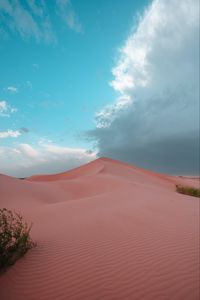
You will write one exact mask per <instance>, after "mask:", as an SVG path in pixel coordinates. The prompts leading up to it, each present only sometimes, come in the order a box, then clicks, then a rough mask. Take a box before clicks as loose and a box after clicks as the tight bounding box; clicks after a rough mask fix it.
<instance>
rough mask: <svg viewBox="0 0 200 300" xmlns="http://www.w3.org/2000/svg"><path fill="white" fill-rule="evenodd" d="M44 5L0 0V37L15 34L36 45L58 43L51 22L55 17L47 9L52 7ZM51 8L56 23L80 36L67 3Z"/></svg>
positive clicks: (59, 0)
mask: <svg viewBox="0 0 200 300" xmlns="http://www.w3.org/2000/svg"><path fill="white" fill-rule="evenodd" d="M47 2H48V1H44V0H42V1H36V0H26V1H23V0H1V1H0V25H1V28H0V34H1V36H9V35H10V33H17V34H19V35H20V36H21V37H22V38H23V39H30V38H34V39H35V40H36V41H37V42H46V43H57V37H56V33H55V29H56V28H55V26H54V22H52V21H53V19H54V17H52V16H51V10H50V8H49V6H50V5H51V4H49V3H48V4H47ZM53 4H54V6H53V10H55V11H57V14H58V16H59V21H62V22H64V23H65V24H66V25H67V26H68V27H69V28H70V29H72V30H74V31H75V32H82V25H81V23H80V21H79V19H78V17H77V14H76V13H75V11H74V8H73V6H72V3H71V1H70V0H57V1H54V3H53ZM58 23H59V22H57V24H58ZM35 66H36V64H35ZM35 69H37V67H36V68H35Z"/></svg>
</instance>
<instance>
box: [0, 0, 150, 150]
mask: <svg viewBox="0 0 200 300" xmlns="http://www.w3.org/2000/svg"><path fill="white" fill-rule="evenodd" d="M3 2H4V1H3ZM5 2H7V1H5ZM13 2H14V1H13ZM28 2H29V1H20V2H18V5H20V4H21V5H23V7H24V8H26V9H27V13H28V14H30V15H33V12H32V10H31V8H30V7H29V6H28V5H27V3H28ZM31 2H33V3H34V1H31ZM39 2H40V1H39ZM39 2H38V3H39ZM61 2H63V3H65V2H66V5H65V8H64V9H65V10H66V13H67V11H68V10H69V9H70V10H71V9H73V12H74V17H75V18H76V19H77V21H76V22H77V23H78V24H79V26H80V30H78V31H77V30H76V27H75V28H70V26H69V25H67V23H66V22H65V20H62V17H61V13H60V12H59V9H58V6H59V4H58V3H57V5H56V1H50V2H48V4H47V3H46V5H45V10H46V11H47V13H48V18H49V23H51V27H52V29H51V35H52V37H51V39H50V40H49V41H45V38H44V37H43V36H42V37H41V38H38V37H37V35H36V34H29V32H28V33H24V36H23V35H22V34H20V32H19V30H17V29H16V30H14V31H13V32H12V31H11V30H10V29H9V28H8V26H7V22H10V18H9V17H8V15H7V14H6V13H4V14H3V15H4V17H5V21H4V22H2V23H3V24H1V28H2V29H3V30H4V32H5V33H6V36H5V37H4V36H1V46H0V53H1V59H0V64H1V74H0V84H1V85H0V88H1V89H0V97H1V99H5V100H6V101H7V102H8V103H9V105H11V106H12V107H16V108H17V109H18V111H17V112H16V113H15V114H12V117H10V118H4V119H1V120H0V121H1V123H0V124H1V130H7V129H8V128H9V129H12V130H17V129H19V128H21V127H25V128H27V129H28V130H29V133H28V134H23V135H21V136H20V137H19V138H18V142H23V143H24V142H29V143H33V142H37V139H38V138H40V137H41V138H47V139H50V140H52V141H53V142H56V143H59V144H60V145H66V146H68V147H77V146H78V147H88V145H86V142H85V141H84V140H81V139H80V134H81V132H82V131H84V130H87V129H90V128H92V127H94V115H95V112H96V111H97V110H99V109H100V108H101V107H103V106H104V105H106V104H107V103H109V102H111V101H112V100H114V97H115V95H114V91H113V90H112V88H111V87H110V86H109V84H108V82H109V81H110V80H111V79H112V74H111V68H112V66H113V64H114V61H115V57H116V55H117V48H118V46H119V45H120V44H121V43H122V42H123V40H124V39H125V38H126V36H127V34H128V31H129V29H130V27H131V26H132V23H133V22H134V20H136V19H137V14H138V13H139V12H140V11H142V10H143V9H144V7H145V5H146V4H147V3H148V1H131V0H126V1H114V0H109V1H106V0H105V1H82V0H79V1H78V0H74V1H73V0H72V1H71V4H70V3H69V1H61ZM10 3H12V1H11V2H10ZM36 4H37V1H35V5H36ZM43 9H44V8H43ZM55 10H57V13H55ZM66 18H67V17H66ZM35 22H37V18H35ZM40 22H41V21H40V20H38V23H40ZM40 30H41V31H42V30H43V29H42V28H41V29H40ZM9 87H14V88H16V91H12V90H9ZM1 142H2V143H3V144H5V145H8V144H11V143H13V139H11V138H8V139H4V140H3V141H1Z"/></svg>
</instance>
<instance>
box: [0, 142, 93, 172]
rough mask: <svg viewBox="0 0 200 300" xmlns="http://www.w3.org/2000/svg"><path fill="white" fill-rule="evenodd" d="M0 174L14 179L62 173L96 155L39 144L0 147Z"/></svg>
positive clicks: (43, 143) (81, 150)
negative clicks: (14, 177)
mask: <svg viewBox="0 0 200 300" xmlns="http://www.w3.org/2000/svg"><path fill="white" fill-rule="evenodd" d="M0 153H1V155H0V173H3V174H7V175H10V176H16V177H26V176H30V175H33V174H45V173H57V172H64V171H66V170H69V169H71V168H74V167H77V166H79V165H81V164H85V163H87V162H89V161H91V160H94V159H95V158H96V153H94V152H91V151H90V152H88V151H86V150H85V149H74V148H67V147H60V146H58V145H52V144H51V143H47V142H44V141H43V142H41V143H39V144H38V145H36V146H32V145H30V144H18V145H17V146H16V147H14V148H13V147H0Z"/></svg>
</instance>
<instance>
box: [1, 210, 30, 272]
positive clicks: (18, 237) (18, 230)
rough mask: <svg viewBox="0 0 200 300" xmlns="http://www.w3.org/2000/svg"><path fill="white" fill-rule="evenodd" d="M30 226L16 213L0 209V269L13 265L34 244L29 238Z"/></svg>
mask: <svg viewBox="0 0 200 300" xmlns="http://www.w3.org/2000/svg"><path fill="white" fill-rule="evenodd" d="M30 230H31V226H30V225H28V224H27V223H26V222H24V221H23V217H22V216H21V215H20V214H18V213H15V212H14V213H13V212H12V211H11V210H8V209H6V208H2V209H0V270H4V269H6V268H7V267H8V266H10V265H13V264H14V263H15V262H16V260H18V259H19V258H20V257H22V256H23V255H24V254H25V253H26V252H27V251H28V250H29V249H31V248H32V247H33V246H35V245H36V244H35V243H34V242H33V241H32V240H31V238H30Z"/></svg>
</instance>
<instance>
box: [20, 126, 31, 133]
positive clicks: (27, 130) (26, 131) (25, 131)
mask: <svg viewBox="0 0 200 300" xmlns="http://www.w3.org/2000/svg"><path fill="white" fill-rule="evenodd" d="M20 132H22V133H28V132H29V129H28V128H26V127H21V128H20Z"/></svg>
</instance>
